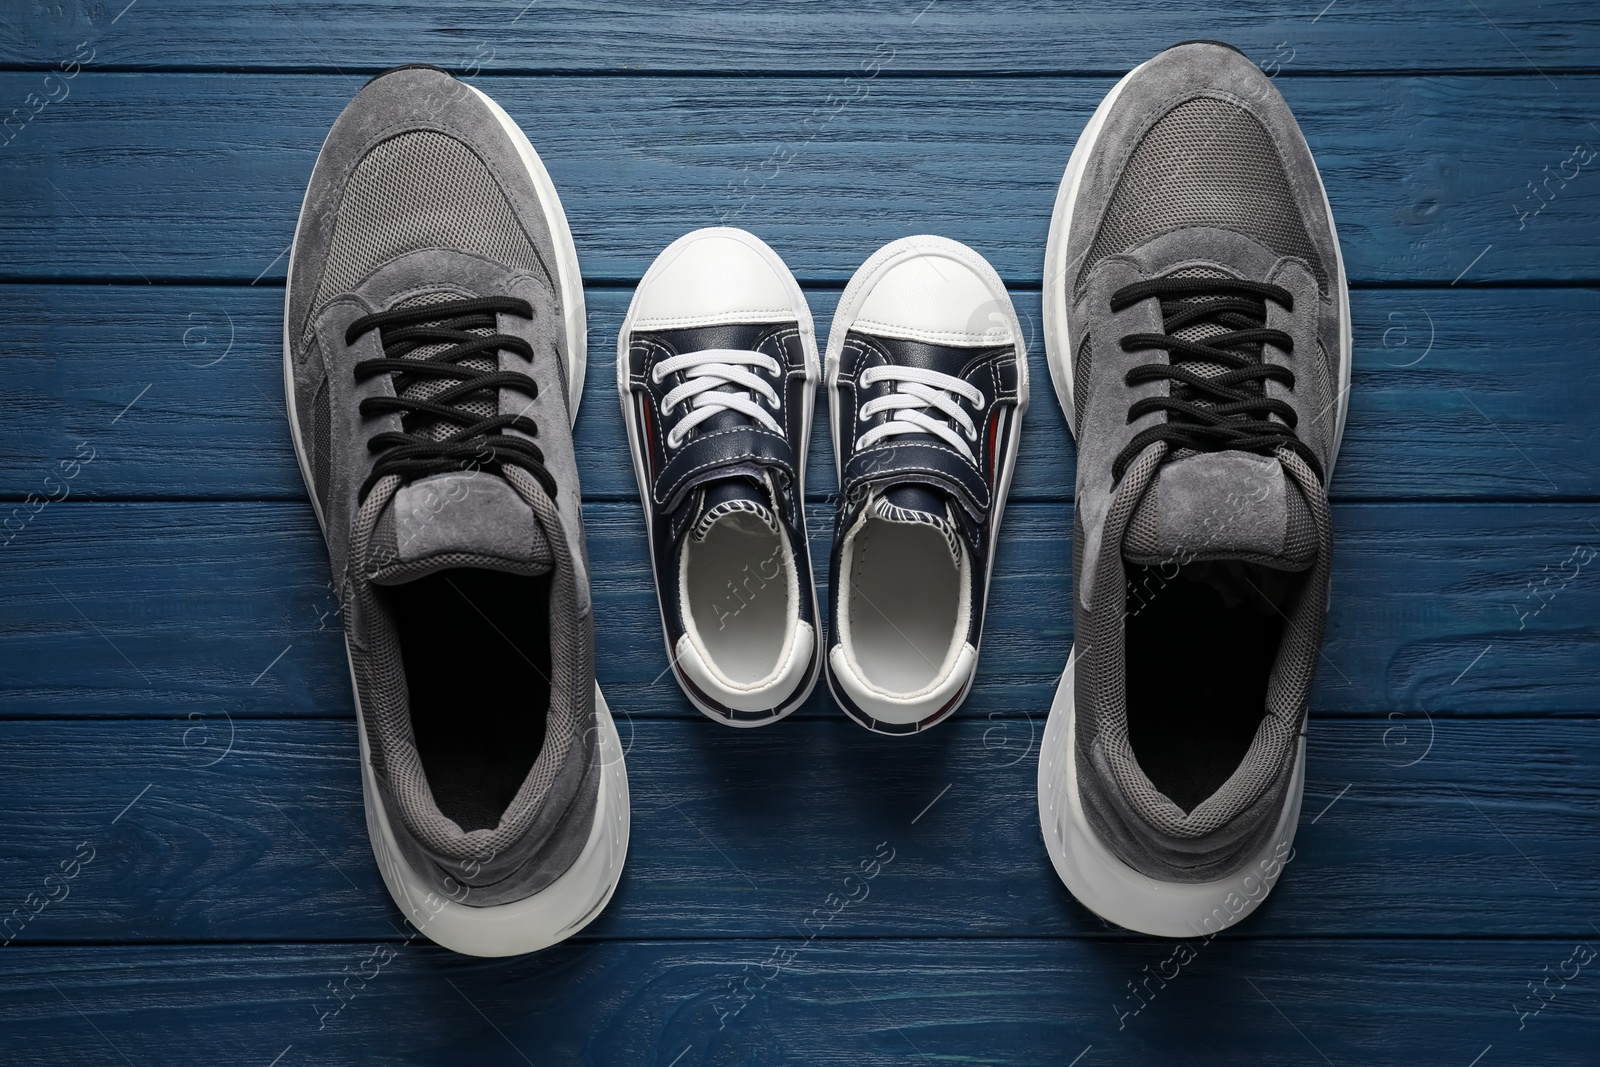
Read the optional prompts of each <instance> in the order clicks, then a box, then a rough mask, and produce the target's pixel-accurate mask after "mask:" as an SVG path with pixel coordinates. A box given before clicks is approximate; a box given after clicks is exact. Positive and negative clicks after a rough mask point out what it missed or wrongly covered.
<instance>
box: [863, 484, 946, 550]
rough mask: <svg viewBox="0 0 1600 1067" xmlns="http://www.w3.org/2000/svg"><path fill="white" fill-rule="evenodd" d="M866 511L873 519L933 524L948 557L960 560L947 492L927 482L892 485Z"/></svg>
mask: <svg viewBox="0 0 1600 1067" xmlns="http://www.w3.org/2000/svg"><path fill="white" fill-rule="evenodd" d="M869 512H870V514H871V515H872V517H873V518H876V519H882V520H883V521H884V522H899V523H907V524H915V525H921V526H932V527H933V528H934V529H936V530H938V531H939V532H940V533H941V534H943V535H944V539H945V543H946V544H947V545H948V546H949V548H950V557H951V558H952V559H954V560H955V561H956V562H957V563H960V562H961V549H960V543H959V542H958V541H957V539H956V529H955V524H954V523H953V522H952V521H951V519H950V497H949V496H948V495H947V494H946V493H944V492H941V491H940V490H938V489H935V488H933V487H932V486H927V485H894V486H890V487H888V488H887V489H884V490H882V491H881V492H880V493H878V494H877V495H876V496H875V497H874V498H873V500H872V504H871V507H870V508H869Z"/></svg>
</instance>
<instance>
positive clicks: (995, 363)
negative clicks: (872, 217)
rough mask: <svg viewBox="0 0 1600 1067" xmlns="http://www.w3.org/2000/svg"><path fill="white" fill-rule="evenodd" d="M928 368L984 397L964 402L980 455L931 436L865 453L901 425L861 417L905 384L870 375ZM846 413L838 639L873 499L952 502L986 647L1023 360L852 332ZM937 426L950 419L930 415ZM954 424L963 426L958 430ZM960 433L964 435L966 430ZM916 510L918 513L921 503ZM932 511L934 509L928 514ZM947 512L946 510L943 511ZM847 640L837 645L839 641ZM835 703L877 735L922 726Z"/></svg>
mask: <svg viewBox="0 0 1600 1067" xmlns="http://www.w3.org/2000/svg"><path fill="white" fill-rule="evenodd" d="M882 365H894V366H901V367H919V368H925V369H928V370H934V371H939V372H941V373H944V374H948V375H951V376H953V377H956V378H960V379H961V380H962V381H965V382H967V383H968V384H970V385H972V386H974V387H976V388H977V389H978V391H979V392H981V393H982V394H983V402H982V404H981V405H976V406H974V405H970V404H968V402H967V401H966V399H964V398H963V399H961V400H960V403H961V405H962V407H963V408H964V409H965V410H966V413H967V415H968V417H969V418H971V420H972V422H973V424H974V427H975V428H976V430H977V433H976V437H975V438H974V439H971V440H969V441H968V444H969V446H970V448H971V450H972V453H973V459H971V460H969V459H968V458H967V457H966V456H964V455H962V454H961V453H960V452H958V451H957V450H956V449H954V448H952V447H951V446H950V444H949V443H948V442H946V441H944V440H943V439H942V438H939V437H937V436H935V435H933V434H931V433H916V434H910V433H908V434H899V435H895V436H891V437H886V438H883V439H881V440H878V441H876V442H874V443H872V444H870V445H868V446H867V447H866V448H864V449H861V450H859V451H858V450H857V449H856V447H855V444H856V441H858V440H859V439H860V438H861V436H862V435H863V434H865V433H866V432H867V431H868V430H870V429H871V428H872V427H874V426H876V425H879V424H881V423H883V422H887V421H889V420H891V419H893V418H894V417H895V413H894V412H893V411H885V412H880V413H877V414H874V415H872V416H870V417H868V418H866V419H863V418H861V414H860V413H861V408H862V405H863V404H865V403H866V402H867V401H869V400H873V399H876V398H878V397H882V396H887V395H888V394H889V393H891V392H893V391H894V390H895V388H896V384H897V383H896V382H894V381H884V380H878V381H875V382H873V383H872V384H870V385H865V386H864V385H862V384H860V383H861V375H862V372H864V371H865V370H867V369H868V368H870V367H873V366H882ZM836 389H837V390H838V411H839V418H840V421H841V422H842V423H843V426H841V427H836V428H835V433H834V439H835V441H836V443H837V447H838V449H839V455H840V460H841V469H842V484H841V486H840V496H841V499H840V504H839V511H838V518H837V522H836V524H835V526H834V535H833V550H832V559H831V564H832V574H833V576H834V580H833V581H832V582H831V583H830V589H829V609H828V616H829V620H830V623H831V627H830V632H831V633H832V634H834V635H837V634H838V633H839V626H838V619H839V606H840V592H841V588H840V587H841V586H842V585H843V584H844V579H843V577H842V573H841V569H840V568H841V563H842V552H843V548H844V538H845V535H846V534H847V533H848V532H849V531H850V529H851V528H852V527H853V526H854V525H855V524H856V522H857V520H859V519H860V517H861V513H862V510H863V508H865V507H866V504H867V500H868V497H869V495H871V492H872V491H873V490H876V491H877V492H878V494H879V495H880V496H881V495H884V494H891V496H892V497H899V498H902V499H904V500H906V501H907V502H908V503H910V502H912V501H918V500H920V501H923V502H925V503H931V502H932V501H935V500H937V501H939V502H941V503H942V502H944V501H949V502H950V503H951V504H952V506H951V507H949V508H948V513H949V515H950V516H951V517H952V518H953V519H954V520H955V522H954V528H955V532H956V534H957V535H958V536H959V537H960V538H961V540H962V542H963V543H964V544H965V545H966V549H967V553H968V556H969V558H970V560H971V563H972V566H971V567H970V568H969V574H970V581H971V594H972V596H971V605H972V615H971V625H970V629H969V631H968V638H967V639H968V641H969V642H970V643H971V644H973V645H974V646H976V645H977V643H978V639H979V636H980V634H981V633H982V630H983V605H984V600H985V597H984V593H985V591H986V590H985V587H986V583H987V582H988V573H989V557H990V554H991V553H992V551H993V546H994V532H995V528H994V523H993V521H992V519H993V504H994V500H995V495H996V493H998V492H999V491H1000V488H1001V487H1000V479H1001V478H1002V477H1003V475H1004V472H1005V470H1006V467H1007V465H1008V463H1010V462H1011V461H1012V459H1011V457H1010V455H1009V453H1010V451H1011V449H1012V442H1011V428H1012V426H1013V425H1014V423H1015V420H1016V418H1017V393H1018V383H1017V354H1016V349H1015V347H1014V346H1013V345H1010V344H1006V345H998V346H992V347H987V348H958V347H951V346H945V345H935V344H925V343H923V342H919V341H908V340H901V339H898V338H887V337H877V336H871V335H868V334H862V333H858V332H856V331H851V332H850V333H849V334H848V335H847V336H846V338H845V343H844V349H843V351H842V353H841V354H840V358H839V374H838V379H837V385H836ZM928 413H929V414H930V415H933V416H934V417H936V418H941V417H942V415H941V414H940V413H938V412H937V411H936V410H933V409H928ZM952 425H954V424H952ZM956 429H957V432H958V433H959V432H962V430H961V428H960V427H957V428H956ZM911 486H915V487H920V488H922V489H924V490H928V491H931V492H922V493H916V494H904V493H898V492H895V489H896V487H911ZM911 506H918V505H917V504H915V503H911ZM923 509H924V510H926V507H924V508H923ZM939 510H940V511H943V510H945V509H943V508H940V509H939ZM834 639H835V640H836V639H837V638H836V637H835V638H834ZM834 695H835V697H836V698H837V699H839V700H840V701H841V703H843V704H845V705H846V707H845V710H846V711H849V712H850V713H851V714H852V715H853V716H854V717H855V718H856V719H858V720H859V721H861V722H863V723H864V724H866V725H869V726H871V727H872V728H873V729H875V730H883V731H889V732H897V731H900V730H903V731H904V732H911V731H914V730H916V729H920V728H921V725H922V724H910V725H907V726H905V727H903V728H902V727H893V726H889V725H887V724H884V723H880V722H877V721H876V720H874V719H872V718H871V717H870V716H868V715H866V714H865V713H864V712H862V711H861V710H860V709H858V708H852V707H851V706H849V705H850V702H849V700H848V697H846V696H845V695H844V694H843V693H842V692H841V691H839V690H838V689H837V688H836V689H835V693H834Z"/></svg>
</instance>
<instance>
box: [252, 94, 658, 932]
mask: <svg viewBox="0 0 1600 1067" xmlns="http://www.w3.org/2000/svg"><path fill="white" fill-rule="evenodd" d="M584 346H585V335H584V312H583V289H582V283H581V281H580V279H579V276H578V261H577V254H576V252H575V251H574V249H573V246H572V236H571V234H570V233H569V232H568V230H567V223H566V217H565V215H564V214H563V213H562V210H561V202H560V201H559V200H558V199H557V198H556V193H555V189H554V187H553V186H552V185H551V183H550V178H549V175H547V174H546V173H545V170H544V167H543V165H542V164H541V163H540V162H539V157H538V156H537V155H536V154H535V153H534V150H533V148H532V146H531V145H529V144H528V139H527V138H526V137H525V136H524V135H523V134H522V131H521V130H519V129H518V128H517V126H516V124H515V123H514V122H512V121H511V119H510V117H508V116H507V115H506V113H505V112H504V111H502V110H501V109H500V107H499V106H498V105H496V104H495V103H494V101H492V100H490V99H489V98H488V97H487V96H485V95H483V94H482V93H480V92H479V91H478V90H476V89H474V88H472V87H471V86H468V85H466V84H464V83H462V82H459V81H456V80H455V79H454V78H451V77H450V76H449V75H447V74H445V73H443V72H441V71H437V70H433V69H431V68H425V67H406V68H400V69H398V70H395V71H391V72H389V73H388V74H384V75H381V76H379V77H378V78H375V79H373V80H372V81H371V82H369V83H368V84H367V86H366V87H365V88H364V89H362V90H361V92H360V93H358V94H357V95H356V98H355V99H354V100H353V101H351V103H350V105H349V106H348V107H346V108H345V110H344V112H343V114H341V115H340V116H339V119H338V121H337V122H335V123H334V127H333V130H332V132H331V133H329V135H328V139H327V141H326V142H325V143H324V144H323V146H322V152H321V154H320V155H319V156H318V157H317V163H316V168H315V170H314V171H313V172H312V175H311V186H310V188H309V189H308V190H307V191H306V196H305V201H304V203H303V204H302V206H301V209H300V222H299V226H298V228H297V229H296V231H295V240H294V250H293V252H292V253H291V255H290V259H289V282H288V301H287V307H286V309H285V314H284V334H283V359H284V388H285V392H286V394H287V398H288V407H289V426H290V430H291V432H292V433H293V436H294V443H295V453H296V455H297V456H298V457H299V460H300V472H301V474H302V475H303V476H304V478H305V482H306V487H307V489H308V490H309V491H310V494H311V500H312V505H313V506H314V508H315V509H316V513H317V518H318V519H319V521H320V522H321V523H322V529H323V534H324V536H325V537H326V539H327V542H328V554H329V556H330V557H331V558H332V563H333V575H334V580H335V581H336V582H337V583H338V585H339V589H340V598H341V603H342V604H343V607H344V623H345V646H346V648H347V650H348V652H349V655H350V673H351V677H352V679H353V681H354V683H355V694H356V715H357V719H358V729H357V733H358V735H359V736H360V741H361V781H362V792H363V795H364V797H365V800H366V812H367V830H368V833H369V834H370V835H371V838H372V848H373V852H374V853H375V854H376V855H377V859H378V867H379V869H380V870H381V871H382V873H383V879H384V882H385V884H386V885H387V886H388V887H389V892H390V893H391V894H393V896H394V899H395V902H396V903H397V904H399V905H400V908H401V910H402V911H403V912H404V913H405V914H406V917H407V918H408V919H409V920H410V921H411V922H412V923H413V924H414V925H415V926H416V927H417V929H419V930H420V931H421V932H422V933H424V934H425V935H427V936H428V937H429V938H431V939H432V940H434V941H436V942H438V943H439V944H441V945H444V946H445V947H446V948H450V949H454V950H455V951H457V952H464V953H468V954H471V955H477V956H506V955H513V954H516V953H522V952H531V951H534V950H536V949H540V948H544V947H546V946H548V945H551V944H554V943H555V942H557V941H560V940H562V939H564V938H566V937H569V936H571V935H572V934H573V933H575V932H577V931H578V930H580V929H582V928H583V926H585V925H586V924H587V923H588V922H589V921H590V920H591V919H593V918H594V917H595V916H596V915H597V914H598V913H599V912H600V910H601V909H602V908H603V907H604V906H605V903H606V901H607V900H609V899H610V898H611V893H612V890H613V889H615V888H616V884H617V879H618V878H619V876H620V875H621V872H622V863H623V857H624V855H625V854H626V852H627V845H628V782H627V775H626V773H625V771H624V769H623V763H622V752H621V746H620V744H619V743H618V738H617V732H616V728H615V727H614V726H613V725H612V722H611V716H610V713H609V712H608V711H607V709H606V705H605V700H604V698H603V697H602V696H601V695H600V690H599V687H598V686H597V685H596V684H595V680H594V624H593V616H592V613H591V610H590V600H589V579H588V565H587V562H586V557H585V548H584V540H583V516H582V510H581V508H580V505H579V493H578V472H577V467H576V464H575V463H574V457H573V451H572V437H571V429H570V423H571V416H572V414H573V413H574V412H576V410H577V406H578V396H579V393H580V391H581V389H582V385H583V369H584Z"/></svg>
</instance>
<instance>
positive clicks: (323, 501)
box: [311, 377, 333, 515]
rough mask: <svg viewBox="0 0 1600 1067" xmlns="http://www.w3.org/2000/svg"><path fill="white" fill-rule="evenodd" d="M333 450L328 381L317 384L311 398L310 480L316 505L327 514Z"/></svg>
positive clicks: (325, 379)
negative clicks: (312, 484)
mask: <svg viewBox="0 0 1600 1067" xmlns="http://www.w3.org/2000/svg"><path fill="white" fill-rule="evenodd" d="M332 450H333V431H332V415H331V413H330V412H329V410H328V379H327V378H326V377H324V378H322V380H321V381H319V382H317V391H316V392H315V393H314V394H312V397H311V480H312V481H313V482H314V483H315V485H314V489H315V491H316V494H317V504H318V506H319V507H321V508H322V513H323V514H324V515H326V514H327V513H328V460H329V457H330V455H331V453H332Z"/></svg>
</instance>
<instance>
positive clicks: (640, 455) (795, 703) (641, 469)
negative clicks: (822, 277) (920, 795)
mask: <svg viewBox="0 0 1600 1067" xmlns="http://www.w3.org/2000/svg"><path fill="white" fill-rule="evenodd" d="M706 237H722V238H727V239H730V240H734V241H738V242H739V243H740V244H742V245H744V246H745V247H747V248H749V249H751V250H753V251H754V252H756V253H757V254H758V255H759V256H760V257H761V258H762V259H763V260H764V261H765V262H766V263H767V264H768V266H770V267H772V269H773V270H774V271H775V272H776V273H777V275H778V277H780V278H782V279H783V281H784V287H785V289H787V290H788V293H789V303H790V308H791V310H792V311H793V312H794V315H795V319H796V321H797V322H799V324H800V347H801V349H802V350H803V351H804V352H805V359H806V389H805V397H806V400H805V406H804V408H803V409H802V410H801V413H800V415H801V419H802V420H803V421H802V424H801V436H800V439H801V440H802V441H804V442H806V443H807V446H806V447H802V449H801V451H800V484H799V486H798V491H799V493H800V497H801V500H802V504H801V507H800V536H801V537H805V538H807V542H806V555H807V558H810V551H811V544H810V540H809V537H810V534H809V531H808V530H807V529H806V513H805V505H804V503H803V501H804V499H805V485H806V457H807V453H808V452H809V443H810V441H811V420H812V417H813V416H814V415H815V411H816V403H817V382H818V380H819V379H820V378H821V373H820V372H821V361H820V359H819V358H818V356H817V331H816V326H815V325H814V324H813V323H812V321H811V307H810V305H808V304H807V303H806V295H805V293H804V292H803V291H802V290H801V289H800V283H799V282H797V281H795V278H794V274H793V273H792V272H790V270H789V267H788V265H787V264H786V263H784V261H783V258H782V257H781V256H779V255H778V253H777V252H774V251H773V250H772V248H771V247H769V246H768V245H767V243H766V242H765V241H763V240H761V238H759V237H757V236H756V235H755V234H753V233H750V232H749V231H747V230H741V229H738V228H737V227H733V226H707V227H703V228H702V229H698V230H692V231H690V232H689V233H686V234H684V235H683V236H682V237H680V238H678V239H677V240H676V241H673V242H672V243H671V244H670V245H668V246H667V247H666V248H664V249H662V251H661V254H660V255H658V256H656V258H655V262H653V263H651V264H650V269H649V270H647V271H645V272H644V277H643V278H641V279H640V280H639V284H638V285H637V286H636V287H635V288H634V290H633V298H632V299H631V300H629V301H628V313H627V315H625V316H624V317H623V319H622V329H621V330H620V331H619V332H618V333H617V398H618V401H619V402H620V403H621V405H622V425H623V426H624V427H626V428H627V431H628V454H629V455H630V456H631V457H632V458H633V477H634V480H635V481H636V482H637V483H638V485H639V503H640V506H641V507H642V508H643V509H644V525H645V534H646V548H647V550H648V553H647V554H648V555H649V557H650V576H651V578H652V579H654V580H655V588H656V589H658V590H659V589H660V588H661V585H660V576H659V575H657V574H656V557H655V551H654V548H653V546H654V544H655V523H654V519H653V518H652V516H651V507H650V499H651V490H650V477H649V474H648V473H647V472H646V470H645V464H644V443H643V442H642V441H640V440H639V431H638V428H637V427H635V426H634V423H633V410H632V406H631V405H632V396H631V395H630V394H629V392H628V346H629V344H630V343H631V340H630V339H631V338H632V337H633V323H634V319H635V313H636V312H637V310H638V307H639V294H640V293H641V292H643V291H644V288H645V286H647V285H649V284H650V282H651V280H652V279H653V278H656V277H659V276H660V273H661V272H662V271H664V270H665V269H666V268H667V266H668V264H670V263H672V261H673V260H675V259H676V258H677V257H678V253H679V252H680V251H681V249H682V248H683V247H684V246H686V245H688V244H690V243H691V242H693V241H697V240H700V239H702V238H706ZM812 570H813V571H815V566H813V568H812ZM803 584H806V585H808V586H809V589H810V593H811V617H812V618H813V619H815V620H817V621H818V623H820V622H821V616H820V615H819V614H818V613H817V590H816V583H815V582H809V583H803ZM658 614H659V612H658ZM814 631H815V640H816V644H817V645H818V646H819V647H820V646H821V644H822V628H821V626H820V625H818V626H817V627H815V628H814ZM661 639H662V641H663V643H664V644H665V645H666V649H667V660H668V665H669V666H670V667H671V669H672V677H673V679H674V680H675V681H676V682H677V683H678V688H679V689H681V690H683V695H684V696H686V697H688V698H689V703H691V704H693V705H694V706H695V708H696V709H697V710H698V711H699V712H700V714H702V715H704V716H705V717H706V718H708V719H710V720H712V721H713V722H718V723H721V724H722V725H724V726H732V727H735V728H737V729H753V728H754V727H757V726H770V725H771V724H772V723H775V722H777V721H778V720H779V719H782V718H784V717H786V716H787V715H789V714H790V713H791V712H793V711H794V710H795V709H796V708H798V707H799V706H800V705H802V704H804V703H805V702H806V701H807V700H808V699H810V697H811V694H812V692H813V691H814V690H815V689H816V686H817V675H818V674H820V673H821V668H820V666H819V667H818V668H817V669H816V670H812V671H809V672H808V673H809V680H808V681H807V682H806V684H805V685H804V686H803V687H802V688H801V689H800V690H798V691H797V692H796V693H795V694H794V695H793V696H791V697H790V698H789V699H788V700H786V701H784V702H783V703H782V704H780V705H779V706H778V707H777V708H775V709H774V710H773V712H772V714H771V715H770V716H768V717H766V718H759V719H731V718H729V717H728V716H726V715H724V714H722V713H721V712H719V711H717V710H716V709H714V708H712V707H710V706H709V705H707V704H706V703H705V702H703V701H702V700H701V699H700V698H699V697H697V696H696V695H695V694H694V691H693V690H692V689H691V688H690V687H689V686H688V685H687V684H685V682H684V679H683V677H682V676H681V675H680V674H679V673H678V658H677V651H676V650H675V649H674V648H673V646H672V635H671V634H670V633H668V632H667V620H666V619H665V618H663V619H662V620H661ZM816 655H817V653H816V652H815V651H814V652H813V657H815V656H816Z"/></svg>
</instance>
